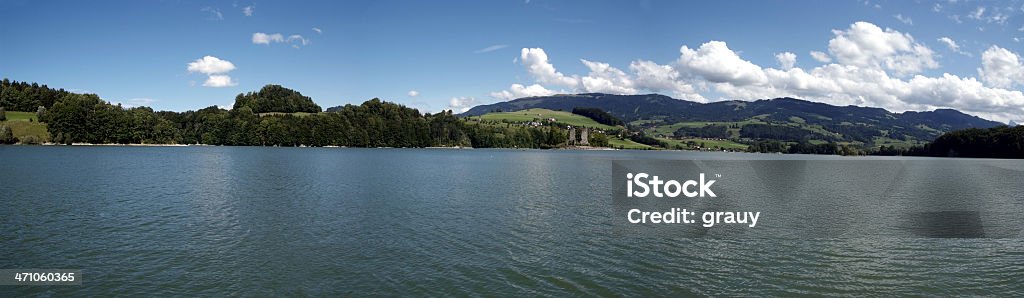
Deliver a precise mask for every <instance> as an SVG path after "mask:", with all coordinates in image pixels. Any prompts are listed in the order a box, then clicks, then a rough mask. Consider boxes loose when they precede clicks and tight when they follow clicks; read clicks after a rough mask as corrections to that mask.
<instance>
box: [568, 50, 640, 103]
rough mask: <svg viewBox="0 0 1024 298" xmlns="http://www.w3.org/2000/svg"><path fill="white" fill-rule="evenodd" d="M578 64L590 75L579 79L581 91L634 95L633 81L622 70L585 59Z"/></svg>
mask: <svg viewBox="0 0 1024 298" xmlns="http://www.w3.org/2000/svg"><path fill="white" fill-rule="evenodd" d="M580 62H582V63H583V65H586V66H587V68H589V69H590V73H589V74H587V76H585V77H583V78H582V79H581V82H582V83H583V90H585V91H587V92H599V93H611V94H635V93H636V89H635V88H633V80H632V79H630V78H629V75H627V74H626V73H625V72H623V71H622V70H619V69H618V68H615V67H612V66H611V65H609V64H608V63H601V62H593V61H588V60H585V59H580Z"/></svg>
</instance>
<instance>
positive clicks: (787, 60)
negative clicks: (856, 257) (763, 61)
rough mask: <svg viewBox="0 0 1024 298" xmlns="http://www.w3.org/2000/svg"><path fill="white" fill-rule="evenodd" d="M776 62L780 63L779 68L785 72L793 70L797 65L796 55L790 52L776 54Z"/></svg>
mask: <svg viewBox="0 0 1024 298" xmlns="http://www.w3.org/2000/svg"><path fill="white" fill-rule="evenodd" d="M775 60H777V61H779V66H781V67H782V69H784V70H788V69H790V68H793V66H794V65H796V54H793V53H790V52H784V53H778V54H775Z"/></svg>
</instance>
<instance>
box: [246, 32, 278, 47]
mask: <svg viewBox="0 0 1024 298" xmlns="http://www.w3.org/2000/svg"><path fill="white" fill-rule="evenodd" d="M272 42H284V35H281V33H274V34H266V33H263V32H256V33H253V34H252V43H254V44H270V43H272Z"/></svg>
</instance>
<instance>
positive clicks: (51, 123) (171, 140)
mask: <svg viewBox="0 0 1024 298" xmlns="http://www.w3.org/2000/svg"><path fill="white" fill-rule="evenodd" d="M236 99H238V101H237V102H236V103H235V107H236V108H233V109H231V110H224V109H220V108H218V107H216V106H211V107H208V108H204V109H200V110H197V111H186V112H180V113H179V112H170V111H159V112H155V111H153V110H152V109H151V108H148V107H132V108H125V107H122V106H121V105H115V104H110V103H108V102H106V101H104V100H102V99H100V98H99V97H98V96H96V95H95V94H76V93H70V92H65V93H63V95H62V96H61V97H60V98H59V99H57V100H55V102H54V103H53V105H52V106H50V107H49V108H45V107H39V108H38V111H37V112H38V113H39V116H40V118H39V119H40V121H41V122H45V123H46V124H47V129H48V130H49V132H50V135H51V140H52V141H54V142H56V143H62V144H71V143H79V142H82V143H97V144H100V143H103V144H107V143H110V144H207V145H236V146H347V147H431V146H446V147H450V146H461V147H481V148H557V147H561V146H564V145H565V143H566V139H567V133H568V132H567V130H566V129H564V128H563V127H561V126H559V125H555V124H552V125H545V126H540V127H522V126H515V127H512V126H502V125H486V124H479V123H472V122H468V121H464V120H463V119H460V118H459V117H457V116H455V115H454V114H452V112H451V111H444V112H441V113H436V114H430V113H427V114H421V113H420V112H419V111H418V110H416V109H412V108H408V107H405V106H403V105H399V104H395V103H389V102H385V101H381V100H379V99H376V98H375V99H371V100H368V101H366V102H364V103H362V104H360V105H351V104H349V105H345V106H342V107H336V108H332V109H331V111H332V112H327V113H320V112H318V111H319V109H320V107H319V106H316V105H315V104H312V100H310V99H309V98H308V97H304V96H302V95H301V94H299V93H298V92H294V91H291V90H288V89H287V88H283V87H280V86H276V85H270V86H267V87H264V88H263V89H261V90H260V92H254V93H248V94H240V95H239V96H238V97H237V98H236ZM254 108H255V109H254ZM275 109H284V110H289V111H304V112H307V113H285V112H279V111H275ZM272 112H273V113H272ZM261 113H262V114H261ZM0 133H2V132H0ZM592 139H595V140H598V142H599V143H601V141H600V140H602V139H601V136H594V137H592ZM605 143H606V141H605Z"/></svg>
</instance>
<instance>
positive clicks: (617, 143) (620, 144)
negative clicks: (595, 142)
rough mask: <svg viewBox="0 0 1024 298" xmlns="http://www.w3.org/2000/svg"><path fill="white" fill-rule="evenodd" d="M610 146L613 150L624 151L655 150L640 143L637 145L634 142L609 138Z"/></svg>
mask: <svg viewBox="0 0 1024 298" xmlns="http://www.w3.org/2000/svg"><path fill="white" fill-rule="evenodd" d="M608 144H609V145H610V146H611V147H612V148H622V149H653V148H654V147H651V146H648V145H644V144H640V143H637V142H633V141H632V140H624V139H620V138H617V137H609V138H608Z"/></svg>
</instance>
